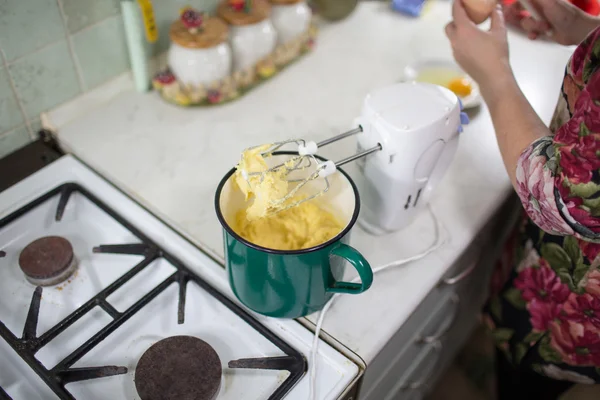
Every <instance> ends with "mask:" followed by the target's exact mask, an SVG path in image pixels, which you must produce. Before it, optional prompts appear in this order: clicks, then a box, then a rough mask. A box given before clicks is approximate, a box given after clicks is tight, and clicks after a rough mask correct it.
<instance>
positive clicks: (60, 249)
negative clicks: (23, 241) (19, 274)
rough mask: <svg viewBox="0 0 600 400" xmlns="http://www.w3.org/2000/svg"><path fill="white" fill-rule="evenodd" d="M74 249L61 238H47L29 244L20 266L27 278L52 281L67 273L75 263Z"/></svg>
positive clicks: (21, 257)
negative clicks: (51, 279)
mask: <svg viewBox="0 0 600 400" xmlns="http://www.w3.org/2000/svg"><path fill="white" fill-rule="evenodd" d="M73 258H74V256H73V247H72V246H71V243H69V241H68V240H67V239H65V238H63V237H60V236H46V237H42V238H39V239H37V240H36V241H34V242H32V243H30V244H28V245H27V246H26V247H25V248H24V249H23V251H21V254H20V255H19V266H20V267H21V270H22V271H23V273H25V275H26V276H28V277H30V278H34V279H50V278H54V277H57V276H59V275H61V274H62V273H64V272H65V271H67V270H68V269H69V267H71V266H72V263H73Z"/></svg>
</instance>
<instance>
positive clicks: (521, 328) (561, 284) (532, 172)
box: [488, 28, 600, 383]
mask: <svg viewBox="0 0 600 400" xmlns="http://www.w3.org/2000/svg"><path fill="white" fill-rule="evenodd" d="M551 127H552V128H553V129H554V128H556V130H555V132H554V134H553V135H551V136H548V137H544V138H541V139H539V140H537V141H535V142H534V143H532V144H531V145H530V146H529V147H528V148H526V149H525V150H524V151H523V153H522V154H521V157H520V158H519V161H518V164H517V171H516V178H517V179H516V181H517V182H516V183H517V184H516V191H517V194H518V196H519V198H520V199H521V201H522V203H523V207H524V211H525V214H526V215H527V216H528V217H529V222H528V224H527V225H526V226H525V227H523V226H518V227H517V229H516V230H515V232H516V236H515V235H513V236H511V237H510V239H509V240H508V242H507V243H506V250H505V254H504V256H503V257H502V258H501V260H500V262H499V263H498V265H497V270H496V271H495V274H494V276H493V277H492V283H493V288H494V289H496V290H495V291H498V289H500V288H501V290H499V294H498V299H504V300H506V301H502V302H501V307H502V310H501V312H500V313H498V311H497V309H496V313H491V314H489V315H488V318H491V321H490V322H491V323H490V325H492V326H494V327H495V328H496V329H509V330H510V331H511V332H513V334H511V336H510V337H511V339H510V340H508V342H506V341H505V342H503V343H501V345H502V346H507V345H508V346H510V347H513V346H515V345H521V344H525V345H526V346H527V347H528V348H531V349H533V348H534V346H536V344H537V345H538V346H537V347H535V348H536V349H538V351H539V354H538V357H539V359H540V360H542V361H541V362H543V368H540V370H541V371H555V372H556V371H558V370H560V371H561V374H560V376H563V377H566V378H565V379H570V378H569V377H571V378H572V379H573V381H576V380H579V381H581V380H582V378H585V382H586V383H591V382H595V383H600V372H598V371H600V265H599V264H600V262H599V261H600V28H598V29H597V30H596V31H594V32H593V33H592V34H591V35H590V36H589V38H588V39H587V40H586V41H584V42H583V43H582V44H581V45H580V46H578V48H577V49H576V51H575V52H574V54H573V56H572V58H571V60H570V62H569V64H568V66H567V73H566V74H565V78H564V81H563V86H562V95H561V98H560V101H559V105H558V109H557V112H556V113H555V120H554V121H553V124H551ZM521 228H523V229H521ZM515 237H517V239H515ZM515 249H516V250H515ZM516 255H519V257H517V256H516ZM510 260H514V262H512V268H513V269H512V272H511V273H510V276H509V278H508V282H507V284H506V285H503V284H502V283H503V282H504V281H505V280H506V278H505V277H506V271H507V268H506V264H507V262H510ZM495 291H494V292H495ZM515 293H516V297H515ZM494 304H498V302H495V303H494ZM507 314H509V317H507V316H506V315H507ZM531 333H535V334H533V335H531ZM544 346H545V347H544ZM512 350H513V351H512V353H513V354H515V353H514V349H512ZM528 354H529V353H528ZM536 354H537V352H536ZM554 364H556V365H554ZM588 367H593V368H591V369H586V370H585V372H583V370H582V369H581V368H588ZM594 368H596V370H595V369H594ZM582 372H583V373H584V375H581V373H582Z"/></svg>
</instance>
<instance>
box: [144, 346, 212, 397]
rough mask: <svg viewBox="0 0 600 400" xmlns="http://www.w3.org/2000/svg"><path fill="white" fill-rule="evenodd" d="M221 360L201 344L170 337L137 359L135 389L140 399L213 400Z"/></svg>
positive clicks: (209, 348) (208, 347)
mask: <svg viewBox="0 0 600 400" xmlns="http://www.w3.org/2000/svg"><path fill="white" fill-rule="evenodd" d="M221 372H222V367H221V360H220V359H219V355H218V354H217V352H216V351H215V350H214V349H213V348H212V347H211V346H210V345H209V344H208V343H206V342H205V341H203V340H201V339H198V338H195V337H192V336H172V337H169V338H166V339H163V340H161V341H159V342H156V343H155V344H153V345H152V346H150V348H149V349H148V350H146V352H145V353H144V354H143V355H142V357H141V358H140V361H139V362H138V364H137V366H136V369H135V388H136V390H137V392H138V394H139V396H140V398H141V399H142V400H214V399H215V398H216V397H217V395H218V393H219V389H220V387H221Z"/></svg>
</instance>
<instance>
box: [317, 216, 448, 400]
mask: <svg viewBox="0 0 600 400" xmlns="http://www.w3.org/2000/svg"><path fill="white" fill-rule="evenodd" d="M427 209H428V210H429V213H430V215H431V219H432V220H433V224H434V229H435V230H434V240H433V243H432V244H431V246H429V248H428V249H427V250H425V251H423V252H421V253H419V254H416V255H414V256H412V257H408V258H404V259H401V260H396V261H392V262H390V263H388V264H385V265H381V266H379V267H376V268H373V274H376V273H378V272H381V271H384V270H386V269H389V268H394V267H400V266H403V265H406V264H408V263H411V262H413V261H416V260H420V259H421V258H423V257H425V256H427V255H429V254H431V253H432V252H434V251H436V250H437V249H439V248H440V247H442V246H443V245H444V244H445V243H446V238H445V237H442V236H441V235H440V231H442V230H444V231H445V228H444V227H443V225H442V223H441V222H440V220H439V219H438V218H437V217H436V215H435V213H434V212H433V210H432V209H431V207H430V206H429V205H427ZM351 282H355V283H356V282H360V277H358V276H357V277H356V278H354V279H353V280H352V281H351ZM339 295H340V294H339V293H337V294H335V295H334V296H333V297H332V298H331V300H330V301H329V302H328V303H327V304H326V305H325V307H323V309H322V310H321V312H320V313H319V318H318V319H317V327H316V329H315V336H314V338H313V343H312V348H311V351H310V365H311V370H310V377H309V388H310V389H309V390H310V397H309V399H310V400H317V384H316V377H317V353H318V351H319V336H320V334H321V327H322V326H323V320H324V319H325V314H327V311H328V310H329V308H330V307H331V305H332V304H333V302H334V301H335V300H336V299H337V298H338V296H339Z"/></svg>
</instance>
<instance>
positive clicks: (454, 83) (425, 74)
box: [416, 67, 473, 97]
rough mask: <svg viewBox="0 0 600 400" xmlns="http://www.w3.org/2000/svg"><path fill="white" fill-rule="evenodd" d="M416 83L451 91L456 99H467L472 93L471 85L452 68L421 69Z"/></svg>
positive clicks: (468, 80) (462, 75)
mask: <svg viewBox="0 0 600 400" xmlns="http://www.w3.org/2000/svg"><path fill="white" fill-rule="evenodd" d="M416 80H417V82H425V83H433V84H434V85H438V86H443V87H445V88H448V89H449V90H451V91H452V92H453V93H454V94H456V95H457V96H458V97H467V96H469V95H470V94H471V93H472V92H473V84H472V83H471V80H470V79H468V78H467V77H466V76H465V75H464V74H461V73H460V71H458V70H455V69H452V68H444V67H431V68H426V69H423V70H422V71H420V72H419V75H418V76H417V78H416Z"/></svg>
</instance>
